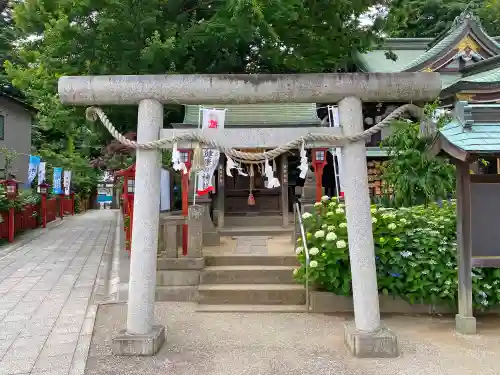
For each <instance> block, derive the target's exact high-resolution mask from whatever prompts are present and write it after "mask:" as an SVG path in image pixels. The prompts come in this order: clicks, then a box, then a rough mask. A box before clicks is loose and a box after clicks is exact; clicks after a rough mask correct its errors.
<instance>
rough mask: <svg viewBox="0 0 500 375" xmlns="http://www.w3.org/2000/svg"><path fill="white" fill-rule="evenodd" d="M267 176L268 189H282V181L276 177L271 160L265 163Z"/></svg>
mask: <svg viewBox="0 0 500 375" xmlns="http://www.w3.org/2000/svg"><path fill="white" fill-rule="evenodd" d="M265 174H266V178H267V188H268V189H273V188H277V187H280V186H281V185H280V181H279V180H278V179H277V178H276V177H274V171H273V168H272V167H271V165H270V164H269V160H267V159H266V162H265Z"/></svg>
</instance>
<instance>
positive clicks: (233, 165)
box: [226, 155, 238, 177]
mask: <svg viewBox="0 0 500 375" xmlns="http://www.w3.org/2000/svg"><path fill="white" fill-rule="evenodd" d="M226 159H227V161H226V175H227V176H229V177H233V174H232V173H231V169H236V168H238V166H237V165H236V163H235V162H234V161H233V159H231V158H230V157H229V156H227V155H226Z"/></svg>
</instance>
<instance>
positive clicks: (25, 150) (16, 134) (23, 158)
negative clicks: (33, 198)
mask: <svg viewBox="0 0 500 375" xmlns="http://www.w3.org/2000/svg"><path fill="white" fill-rule="evenodd" d="M0 115H1V116H3V119H4V125H3V139H0V147H7V148H9V149H12V150H15V151H17V152H18V153H21V155H19V156H18V157H17V158H16V159H15V160H14V162H13V164H12V174H13V175H14V176H15V177H16V179H17V180H19V181H21V182H25V181H26V179H27V177H28V163H29V154H30V152H31V126H32V116H31V114H30V112H28V110H27V109H26V108H25V107H23V106H22V105H20V104H19V103H16V102H15V101H13V100H11V99H6V98H3V97H1V96H0ZM0 137H1V129H0ZM4 168H5V160H4V156H3V155H0V169H1V171H0V176H3V175H4V173H3V172H4Z"/></svg>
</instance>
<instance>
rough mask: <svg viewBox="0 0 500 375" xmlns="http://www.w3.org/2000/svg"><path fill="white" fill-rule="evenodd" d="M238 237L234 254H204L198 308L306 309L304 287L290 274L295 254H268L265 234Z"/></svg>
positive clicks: (243, 309) (239, 309)
mask: <svg viewBox="0 0 500 375" xmlns="http://www.w3.org/2000/svg"><path fill="white" fill-rule="evenodd" d="M237 241H238V243H237V246H236V248H235V254H223V255H211V256H206V257H205V268H204V269H203V270H202V271H201V275H200V285H199V286H198V311H202V312H229V311H233V312H266V311H267V312H305V290H304V287H303V286H302V285H300V284H297V283H295V281H294V280H293V275H292V272H293V269H294V268H296V267H297V259H296V257H295V256H294V255H292V254H290V255H272V254H269V253H268V251H267V247H266V246H267V240H266V239H264V237H255V236H250V237H247V236H244V237H240V238H238V239H237ZM264 244H266V245H264ZM290 246H292V245H291V244H290ZM242 252H243V253H242ZM244 252H246V253H247V254H244Z"/></svg>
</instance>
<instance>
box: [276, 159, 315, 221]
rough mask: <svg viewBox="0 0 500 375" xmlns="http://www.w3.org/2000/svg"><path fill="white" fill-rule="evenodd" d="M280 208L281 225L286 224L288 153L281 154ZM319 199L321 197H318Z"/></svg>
mask: <svg viewBox="0 0 500 375" xmlns="http://www.w3.org/2000/svg"><path fill="white" fill-rule="evenodd" d="M280 169H281V170H280V172H281V210H282V212H283V227H287V226H288V224H289V223H288V154H287V153H285V154H283V155H281V168H280ZM320 199H321V197H320Z"/></svg>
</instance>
